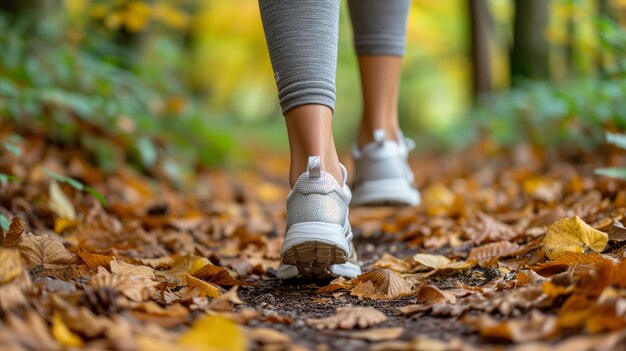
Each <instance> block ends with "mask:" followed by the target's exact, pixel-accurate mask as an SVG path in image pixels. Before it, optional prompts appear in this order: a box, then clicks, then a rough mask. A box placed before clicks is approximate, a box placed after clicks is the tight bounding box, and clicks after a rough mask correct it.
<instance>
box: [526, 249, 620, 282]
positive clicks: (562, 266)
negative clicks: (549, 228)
mask: <svg viewBox="0 0 626 351" xmlns="http://www.w3.org/2000/svg"><path fill="white" fill-rule="evenodd" d="M610 262H613V260H612V259H611V258H609V257H606V256H604V255H602V254H599V253H597V252H591V253H589V254H584V253H580V252H573V251H567V252H565V253H564V254H563V255H561V256H559V257H557V258H556V259H554V260H551V261H548V262H544V263H539V264H537V265H536V266H533V267H531V268H532V270H534V271H535V272H537V273H538V274H540V275H542V276H544V277H549V276H551V275H554V274H558V273H561V272H564V271H566V270H567V269H568V268H569V267H571V266H576V265H592V264H596V263H610Z"/></svg>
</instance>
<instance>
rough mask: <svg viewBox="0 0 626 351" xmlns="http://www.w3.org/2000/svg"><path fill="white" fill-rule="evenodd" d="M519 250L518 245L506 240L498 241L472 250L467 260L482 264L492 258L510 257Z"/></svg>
mask: <svg viewBox="0 0 626 351" xmlns="http://www.w3.org/2000/svg"><path fill="white" fill-rule="evenodd" d="M519 249H520V246H519V245H517V244H516V243H512V242H510V241H506V240H505V241H498V242H495V243H490V244H486V245H482V246H478V247H474V248H472V249H471V250H470V253H469V256H468V258H467V259H468V260H474V261H476V262H482V261H487V260H490V259H492V258H500V257H504V256H508V255H510V254H512V253H514V252H516V251H519Z"/></svg>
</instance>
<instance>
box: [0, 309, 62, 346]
mask: <svg viewBox="0 0 626 351" xmlns="http://www.w3.org/2000/svg"><path fill="white" fill-rule="evenodd" d="M5 318H6V319H5V320H4V321H3V323H2V333H0V334H5V335H7V334H8V335H11V337H12V338H11V339H12V341H14V342H15V344H17V345H19V346H20V348H19V349H18V350H24V349H26V350H50V351H57V350H61V349H62V348H61V347H60V345H59V344H58V343H57V341H56V340H54V338H53V337H52V336H51V335H50V332H49V331H48V326H47V325H46V322H45V321H44V320H43V319H42V318H41V317H40V316H39V315H38V314H37V312H35V311H33V310H27V311H26V313H25V316H24V317H21V316H17V315H14V314H9V315H8V316H6V317H5Z"/></svg>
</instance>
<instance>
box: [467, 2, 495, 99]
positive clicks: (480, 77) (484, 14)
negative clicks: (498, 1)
mask: <svg viewBox="0 0 626 351" xmlns="http://www.w3.org/2000/svg"><path fill="white" fill-rule="evenodd" d="M468 5H469V24H470V31H471V37H470V45H471V50H470V51H471V62H472V96H473V97H474V101H476V100H477V99H478V98H479V97H480V96H481V95H484V94H486V93H489V92H491V89H492V87H491V55H490V50H489V37H490V35H489V34H490V32H491V26H492V24H491V16H490V13H489V7H488V6H487V2H486V1H485V0H469V2H468Z"/></svg>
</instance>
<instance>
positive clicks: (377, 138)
mask: <svg viewBox="0 0 626 351" xmlns="http://www.w3.org/2000/svg"><path fill="white" fill-rule="evenodd" d="M386 138H387V133H385V130H384V129H376V130H375V131H374V142H375V143H376V145H378V146H383V145H384V144H385V139H386Z"/></svg>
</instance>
